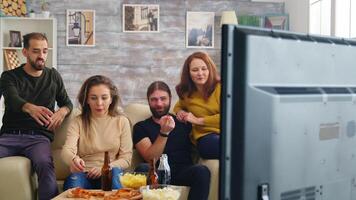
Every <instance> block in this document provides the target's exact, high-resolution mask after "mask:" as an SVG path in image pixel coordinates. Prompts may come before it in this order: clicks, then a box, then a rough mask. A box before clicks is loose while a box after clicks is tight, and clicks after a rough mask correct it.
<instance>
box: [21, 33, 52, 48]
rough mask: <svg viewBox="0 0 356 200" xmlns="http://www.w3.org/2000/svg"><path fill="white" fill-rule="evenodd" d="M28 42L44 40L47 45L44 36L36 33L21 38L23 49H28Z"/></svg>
mask: <svg viewBox="0 0 356 200" xmlns="http://www.w3.org/2000/svg"><path fill="white" fill-rule="evenodd" d="M30 40H46V42H47V43H48V39H47V37H46V34H44V33H37V32H32V33H28V34H26V35H24V36H23V47H24V48H25V49H28V48H29V47H30Z"/></svg>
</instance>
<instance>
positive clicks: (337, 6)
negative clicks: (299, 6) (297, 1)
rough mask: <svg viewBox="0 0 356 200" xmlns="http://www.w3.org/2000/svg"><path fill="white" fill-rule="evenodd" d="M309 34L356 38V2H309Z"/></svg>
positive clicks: (345, 0) (337, 0)
mask: <svg viewBox="0 0 356 200" xmlns="http://www.w3.org/2000/svg"><path fill="white" fill-rule="evenodd" d="M309 8H310V9H309V16H310V18H309V32H310V33H312V34H320V35H331V36H337V37H345V38H356V0H342V1H341V0H309Z"/></svg>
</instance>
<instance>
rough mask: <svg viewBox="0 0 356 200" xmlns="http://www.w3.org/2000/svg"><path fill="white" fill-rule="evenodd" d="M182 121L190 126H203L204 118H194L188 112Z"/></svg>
mask: <svg viewBox="0 0 356 200" xmlns="http://www.w3.org/2000/svg"><path fill="white" fill-rule="evenodd" d="M184 121H186V122H190V123H192V124H196V125H204V118H202V117H200V118H199V117H196V116H195V115H193V113H191V112H189V113H187V115H186V116H185V118H184Z"/></svg>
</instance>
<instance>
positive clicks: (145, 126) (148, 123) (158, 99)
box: [133, 81, 210, 200]
mask: <svg viewBox="0 0 356 200" xmlns="http://www.w3.org/2000/svg"><path fill="white" fill-rule="evenodd" d="M147 99H148V103H149V106H150V110H151V112H152V117H150V118H148V119H146V120H144V121H141V122H138V123H137V124H135V126H134V128H133V142H134V144H135V147H136V149H137V150H138V152H139V153H140V154H141V156H142V157H143V158H144V159H145V160H146V161H147V162H149V161H151V160H152V159H153V158H156V160H157V158H159V157H160V156H161V155H162V154H167V155H168V163H169V165H170V168H171V177H172V179H171V183H172V184H173V185H184V186H189V187H190V191H189V196H188V199H192V200H200V199H202V200H203V199H207V198H208V194H209V184H210V171H209V169H208V168H207V167H206V166H204V165H193V162H192V158H191V150H192V143H191V141H190V132H191V125H190V124H185V123H182V122H180V121H178V120H177V119H176V117H175V116H173V115H170V114H168V111H169V109H170V104H171V91H170V89H169V87H168V86H167V84H165V83H164V82H162V81H156V82H153V83H152V84H151V85H150V86H149V87H148V89H147ZM138 168H139V169H138V170H137V171H148V165H147V164H142V165H140V166H139V167H138Z"/></svg>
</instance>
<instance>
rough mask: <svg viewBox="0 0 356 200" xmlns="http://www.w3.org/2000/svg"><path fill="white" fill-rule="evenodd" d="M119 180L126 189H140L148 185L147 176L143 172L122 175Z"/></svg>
mask: <svg viewBox="0 0 356 200" xmlns="http://www.w3.org/2000/svg"><path fill="white" fill-rule="evenodd" d="M119 179H120V183H121V185H122V187H124V188H132V189H139V188H140V187H141V186H145V185H146V184H147V174H146V173H141V172H125V173H121V174H120V177H119Z"/></svg>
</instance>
